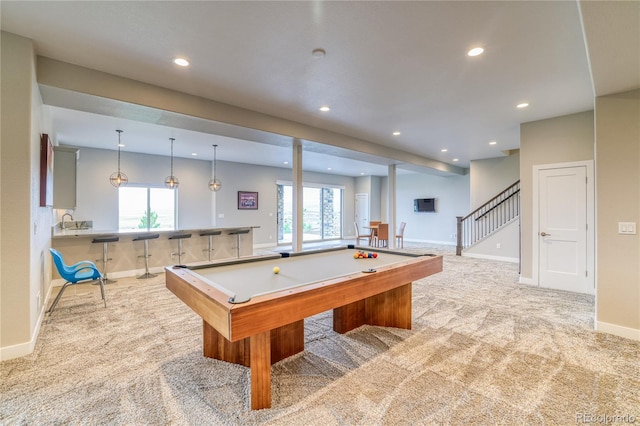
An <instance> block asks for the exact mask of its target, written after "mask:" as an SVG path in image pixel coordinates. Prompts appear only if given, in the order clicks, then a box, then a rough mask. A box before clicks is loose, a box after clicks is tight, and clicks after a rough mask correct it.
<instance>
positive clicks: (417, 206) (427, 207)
mask: <svg viewBox="0 0 640 426" xmlns="http://www.w3.org/2000/svg"><path fill="white" fill-rule="evenodd" d="M413 211H414V212H431V213H433V212H435V211H436V199H435V198H416V199H415V200H413Z"/></svg>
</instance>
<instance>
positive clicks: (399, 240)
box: [396, 222, 407, 248]
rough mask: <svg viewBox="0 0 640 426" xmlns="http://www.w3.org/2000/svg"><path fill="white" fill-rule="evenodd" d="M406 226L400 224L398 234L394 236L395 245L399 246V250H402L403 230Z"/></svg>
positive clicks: (404, 223)
mask: <svg viewBox="0 0 640 426" xmlns="http://www.w3.org/2000/svg"><path fill="white" fill-rule="evenodd" d="M405 226H407V223H406V222H400V227H399V228H398V233H397V234H396V245H399V246H400V248H404V228H405Z"/></svg>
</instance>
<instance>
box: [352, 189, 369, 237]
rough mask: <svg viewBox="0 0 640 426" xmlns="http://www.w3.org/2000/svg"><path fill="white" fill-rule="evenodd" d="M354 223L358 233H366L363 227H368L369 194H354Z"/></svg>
mask: <svg viewBox="0 0 640 426" xmlns="http://www.w3.org/2000/svg"><path fill="white" fill-rule="evenodd" d="M356 223H357V224H358V228H360V233H362V234H364V233H366V229H364V227H365V226H369V194H367V193H361V194H356ZM353 232H355V229H354V230H353Z"/></svg>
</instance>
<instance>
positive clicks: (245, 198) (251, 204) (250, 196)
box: [238, 191, 258, 210]
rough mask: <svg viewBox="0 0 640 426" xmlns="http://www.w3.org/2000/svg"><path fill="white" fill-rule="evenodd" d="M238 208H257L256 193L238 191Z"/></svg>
mask: <svg viewBox="0 0 640 426" xmlns="http://www.w3.org/2000/svg"><path fill="white" fill-rule="evenodd" d="M238 210H258V193H257V192H249V191H238Z"/></svg>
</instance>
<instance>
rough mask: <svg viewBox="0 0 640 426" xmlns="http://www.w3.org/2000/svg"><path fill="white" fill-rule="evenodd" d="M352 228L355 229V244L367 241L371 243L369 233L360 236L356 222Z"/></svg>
mask: <svg viewBox="0 0 640 426" xmlns="http://www.w3.org/2000/svg"><path fill="white" fill-rule="evenodd" d="M353 226H355V227H356V244H360V240H367V242H368V243H369V244H370V243H371V233H368V234H361V233H360V229H359V228H358V222H353Z"/></svg>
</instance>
